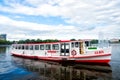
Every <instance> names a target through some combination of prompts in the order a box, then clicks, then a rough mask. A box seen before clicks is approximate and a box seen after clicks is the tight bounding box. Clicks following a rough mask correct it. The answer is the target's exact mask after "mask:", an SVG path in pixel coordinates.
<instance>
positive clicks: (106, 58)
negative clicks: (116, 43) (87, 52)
mask: <svg viewBox="0 0 120 80" xmlns="http://www.w3.org/2000/svg"><path fill="white" fill-rule="evenodd" d="M12 55H13V56H17V57H22V58H28V59H37V60H46V61H55V62H74V63H97V64H100V63H101V64H103V63H105V64H106V63H109V62H110V59H111V54H108V55H102V56H89V57H88V56H87V57H45V56H31V55H22V54H16V53H12Z"/></svg>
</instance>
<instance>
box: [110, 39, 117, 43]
mask: <svg viewBox="0 0 120 80" xmlns="http://www.w3.org/2000/svg"><path fill="white" fill-rule="evenodd" d="M110 42H119V39H111V40H110Z"/></svg>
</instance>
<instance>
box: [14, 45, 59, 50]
mask: <svg viewBox="0 0 120 80" xmlns="http://www.w3.org/2000/svg"><path fill="white" fill-rule="evenodd" d="M13 48H15V49H22V50H24V49H25V50H33V49H35V50H45V49H46V50H51V49H52V50H59V45H58V44H53V45H52V46H51V45H50V44H47V45H17V46H13Z"/></svg>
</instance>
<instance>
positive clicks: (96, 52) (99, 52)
mask: <svg viewBox="0 0 120 80" xmlns="http://www.w3.org/2000/svg"><path fill="white" fill-rule="evenodd" d="M102 53H104V51H103V50H100V51H95V54H102Z"/></svg>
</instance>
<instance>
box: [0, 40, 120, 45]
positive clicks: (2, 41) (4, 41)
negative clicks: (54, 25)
mask: <svg viewBox="0 0 120 80" xmlns="http://www.w3.org/2000/svg"><path fill="white" fill-rule="evenodd" d="M70 40H71V41H75V40H76V39H70ZM39 42H41V43H42V42H59V40H58V39H45V40H42V39H26V40H19V41H8V40H0V45H11V44H14V43H18V44H21V43H39ZM90 43H91V44H97V43H98V40H97V39H93V40H91V41H90ZM114 43H120V40H119V41H118V42H114Z"/></svg>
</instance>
